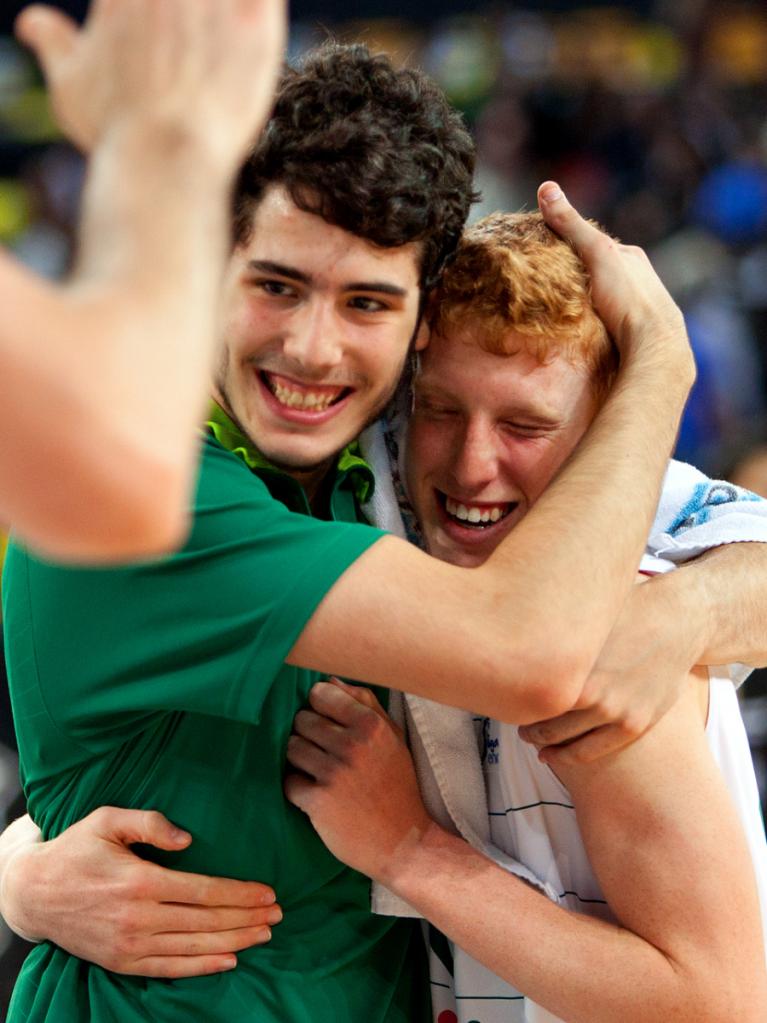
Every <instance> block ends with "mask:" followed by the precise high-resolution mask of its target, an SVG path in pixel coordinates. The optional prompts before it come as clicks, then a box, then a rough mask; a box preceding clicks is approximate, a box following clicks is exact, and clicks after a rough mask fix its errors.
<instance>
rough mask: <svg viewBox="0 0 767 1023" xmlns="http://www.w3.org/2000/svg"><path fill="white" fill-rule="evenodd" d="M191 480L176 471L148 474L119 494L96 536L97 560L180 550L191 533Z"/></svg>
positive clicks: (94, 549) (93, 552)
mask: <svg viewBox="0 0 767 1023" xmlns="http://www.w3.org/2000/svg"><path fill="white" fill-rule="evenodd" d="M188 482H189V481H188V479H187V477H186V476H183V478H182V474H181V473H180V472H178V471H177V470H174V469H173V468H170V467H169V468H167V469H162V470H160V471H157V469H156V467H155V471H154V472H153V473H147V474H146V476H144V477H143V478H142V479H140V480H139V479H134V480H133V485H131V486H129V487H126V488H124V489H123V490H122V491H121V492H120V493H119V494H117V495H115V500H114V502H113V503H112V505H111V508H105V509H104V518H103V522H102V523H101V524H100V527H99V529H98V532H95V531H94V534H93V550H92V553H91V557H92V559H93V560H94V561H104V562H112V563H114V562H120V561H133V560H140V559H148V558H158V557H163V556H165V555H168V554H172V553H173V552H174V551H175V550H178V549H179V548H180V547H181V546H182V545H183V543H184V541H185V540H186V537H187V534H188V531H189V522H190V517H189V512H188V507H189V495H188V493H187V489H188Z"/></svg>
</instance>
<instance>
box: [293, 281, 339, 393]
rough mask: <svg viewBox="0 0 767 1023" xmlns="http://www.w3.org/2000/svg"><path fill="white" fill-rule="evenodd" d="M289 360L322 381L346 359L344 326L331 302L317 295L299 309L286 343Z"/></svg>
mask: <svg viewBox="0 0 767 1023" xmlns="http://www.w3.org/2000/svg"><path fill="white" fill-rule="evenodd" d="M283 352H284V354H285V355H286V357H287V358H288V359H290V360H292V361H293V362H295V363H296V365H298V366H300V367H301V370H302V371H303V372H304V373H305V374H306V375H308V376H311V377H315V378H316V379H317V380H318V381H319V379H320V378H321V377H322V376H323V375H325V374H327V373H328V372H329V371H330V370H332V369H334V368H335V367H336V366H338V365H339V363H340V362H341V359H342V356H343V324H342V323H341V322H340V317H339V316H338V313H337V311H336V309H335V307H334V305H333V303H332V302H331V301H328V300H325V299H324V298H322V297H320V296H315V297H314V298H312V299H311V300H310V301H308V302H306V303H304V304H303V305H302V306H301V307H300V308H298V309H296V311H295V313H294V315H293V316H292V317H291V320H290V324H289V326H288V330H287V333H286V335H285V339H284V342H283Z"/></svg>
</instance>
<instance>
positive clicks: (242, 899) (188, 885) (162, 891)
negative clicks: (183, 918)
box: [148, 864, 276, 909]
mask: <svg viewBox="0 0 767 1023" xmlns="http://www.w3.org/2000/svg"><path fill="white" fill-rule="evenodd" d="M148 866H149V867H151V868H152V873H151V894H150V895H149V896H148V897H150V898H151V897H154V898H156V899H158V901H162V902H176V903H183V904H184V905H189V906H203V907H204V906H209V907H218V908H221V907H230V908H236V909H247V908H251V909H255V908H259V907H263V906H273V905H274V904H275V902H276V896H275V894H274V891H273V889H272V888H270V887H269V886H268V885H265V884H260V883H259V882H258V881H235V880H233V879H232V878H229V877H206V876H205V875H204V874H187V873H185V872H184V871H179V870H169V869H168V868H167V867H158V866H156V865H155V864H148Z"/></svg>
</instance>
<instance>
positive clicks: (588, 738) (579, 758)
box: [538, 725, 637, 771]
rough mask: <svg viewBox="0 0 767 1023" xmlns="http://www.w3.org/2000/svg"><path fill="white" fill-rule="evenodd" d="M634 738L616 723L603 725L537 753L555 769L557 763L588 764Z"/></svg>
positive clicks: (624, 745)
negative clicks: (564, 743)
mask: <svg viewBox="0 0 767 1023" xmlns="http://www.w3.org/2000/svg"><path fill="white" fill-rule="evenodd" d="M636 739H637V736H636V735H634V734H633V733H632V734H629V733H628V732H627V731H626V730H625V729H624V728H622V727H620V726H618V725H604V726H603V727H602V728H595V729H594V731H593V732H589V733H588V735H584V736H583V738H581V739H577V740H576V741H575V742H571V743H567V744H566V745H564V746H546V747H545V748H544V749H542V750H541V751H540V753H539V754H538V759H539V760H540V761H541V763H544V764H548V765H549V767H551V768H552V769H553V770H554V771H556V769H557V767H558V766H559V765H562V766H565V765H570V766H577V765H579V764H590V763H592V762H593V761H595V760H599V759H600V758H602V757H606V756H610V755H611V754H612V753H618V752H620V750H622V749H625V748H626V747H627V746H630V745H631V743H632V742H634V741H635V740H636Z"/></svg>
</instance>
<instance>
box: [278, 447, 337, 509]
mask: <svg viewBox="0 0 767 1023" xmlns="http://www.w3.org/2000/svg"><path fill="white" fill-rule="evenodd" d="M280 468H282V469H284V471H285V472H286V473H287V475H288V476H292V477H293V479H294V480H295V481H296V483H300V484H301V486H302V487H303V488H304V493H305V494H306V497H307V500H308V501H309V506H310V508H311V509H312V511H313V512H314V514H315V515H321V514H322V509H323V507H324V502H325V500H326V497H327V494H326V488H325V487H324V486H323V484H324V483H325V481H326V480H329V479H330V478H331V470H332V468H333V459H331V460H330V461H328V462H325V463H323V464H322V465H313V466H311V468H309V469H295V468H292V467H290V466H281V467H280Z"/></svg>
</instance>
